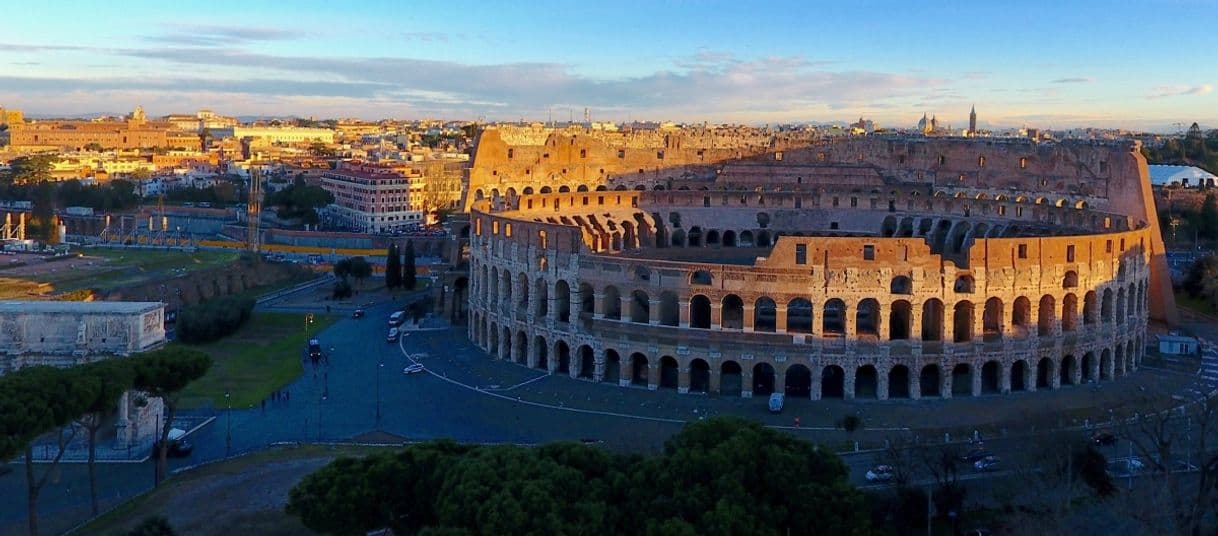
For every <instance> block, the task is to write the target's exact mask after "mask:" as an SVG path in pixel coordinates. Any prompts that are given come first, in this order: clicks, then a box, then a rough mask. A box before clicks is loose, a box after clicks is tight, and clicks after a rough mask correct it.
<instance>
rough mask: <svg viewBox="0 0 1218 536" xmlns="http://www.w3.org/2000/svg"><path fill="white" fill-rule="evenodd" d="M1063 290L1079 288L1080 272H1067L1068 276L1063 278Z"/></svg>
mask: <svg viewBox="0 0 1218 536" xmlns="http://www.w3.org/2000/svg"><path fill="white" fill-rule="evenodd" d="M1062 288H1064V289H1071V288H1078V272H1075V271H1074V270H1069V271H1067V272H1066V275H1065V276H1064V277H1062Z"/></svg>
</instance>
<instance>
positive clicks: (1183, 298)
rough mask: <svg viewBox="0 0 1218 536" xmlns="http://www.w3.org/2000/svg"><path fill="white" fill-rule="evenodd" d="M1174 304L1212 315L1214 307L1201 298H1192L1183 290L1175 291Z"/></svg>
mask: <svg viewBox="0 0 1218 536" xmlns="http://www.w3.org/2000/svg"><path fill="white" fill-rule="evenodd" d="M1176 306H1178V307H1183V308H1185V309H1190V310H1193V311H1196V312H1198V313H1202V314H1207V315H1213V314H1214V308H1213V306H1211V305H1210V304H1209V303H1208V302H1206V301H1205V300H1203V299H1201V298H1194V297H1192V296H1189V295H1188V294H1187V293H1184V292H1177V293H1176Z"/></svg>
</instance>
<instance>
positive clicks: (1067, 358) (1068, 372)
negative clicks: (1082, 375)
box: [1058, 354, 1078, 385]
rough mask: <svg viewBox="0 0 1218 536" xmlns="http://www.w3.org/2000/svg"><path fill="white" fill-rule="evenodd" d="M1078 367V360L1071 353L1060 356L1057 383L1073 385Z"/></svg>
mask: <svg viewBox="0 0 1218 536" xmlns="http://www.w3.org/2000/svg"><path fill="white" fill-rule="evenodd" d="M1077 369H1078V361H1077V360H1076V359H1074V356H1073V355H1071V354H1066V355H1064V356H1062V364H1061V367H1059V368H1058V373H1059V374H1060V375H1061V377H1060V381H1059V383H1060V384H1061V385H1074V384H1075V381H1074V379H1075V378H1076V377H1077V376H1076V374H1077V373H1076V370H1077Z"/></svg>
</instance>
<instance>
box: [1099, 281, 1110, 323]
mask: <svg viewBox="0 0 1218 536" xmlns="http://www.w3.org/2000/svg"><path fill="white" fill-rule="evenodd" d="M1112 301H1113V300H1112V289H1110V288H1106V289H1104V299H1102V300H1100V320H1102V321H1104V322H1112Z"/></svg>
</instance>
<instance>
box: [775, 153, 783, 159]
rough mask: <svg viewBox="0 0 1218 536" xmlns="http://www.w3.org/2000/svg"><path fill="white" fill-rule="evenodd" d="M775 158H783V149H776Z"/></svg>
mask: <svg viewBox="0 0 1218 536" xmlns="http://www.w3.org/2000/svg"><path fill="white" fill-rule="evenodd" d="M774 160H782V151H774Z"/></svg>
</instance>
